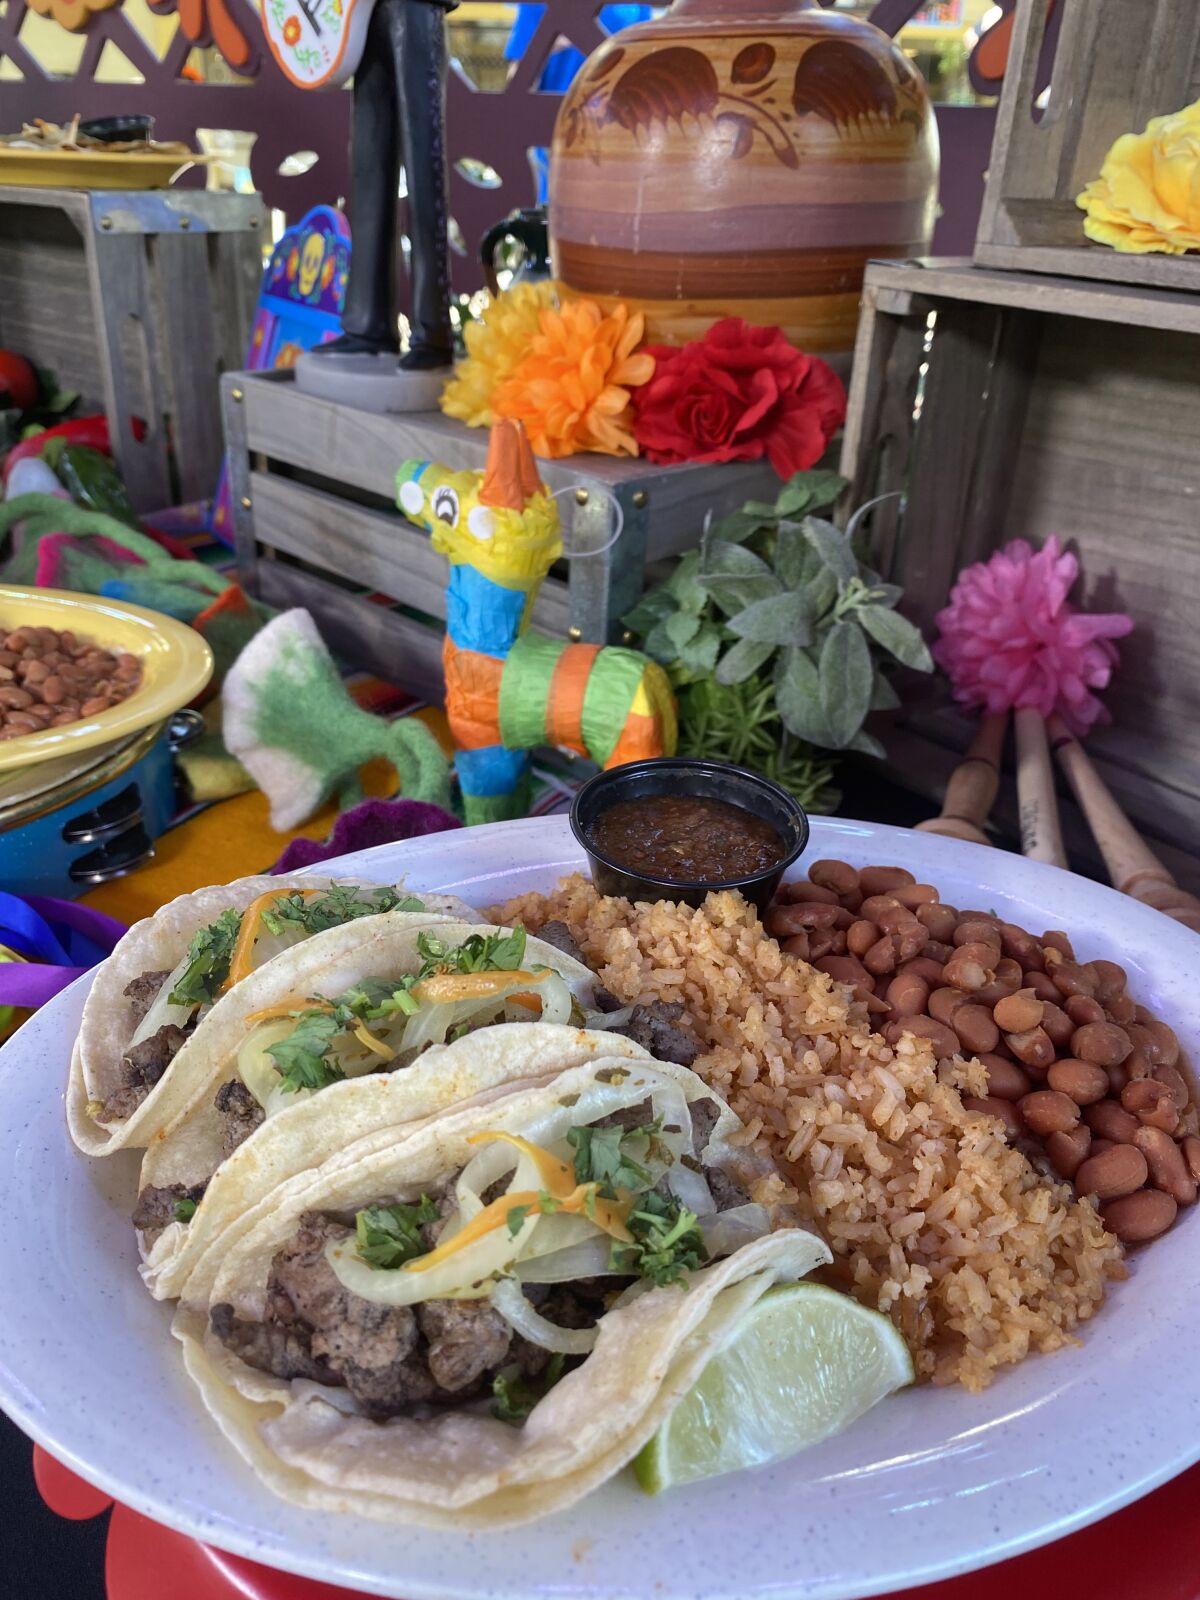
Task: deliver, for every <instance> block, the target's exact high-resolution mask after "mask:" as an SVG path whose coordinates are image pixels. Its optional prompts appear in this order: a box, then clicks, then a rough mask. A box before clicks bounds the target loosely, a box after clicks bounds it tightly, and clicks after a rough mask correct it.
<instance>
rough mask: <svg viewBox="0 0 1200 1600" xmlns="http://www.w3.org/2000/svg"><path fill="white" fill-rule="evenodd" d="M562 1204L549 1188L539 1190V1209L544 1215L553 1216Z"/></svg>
mask: <svg viewBox="0 0 1200 1600" xmlns="http://www.w3.org/2000/svg"><path fill="white" fill-rule="evenodd" d="M561 1205H562V1201H561V1200H556V1199H555V1198H554V1196H553V1195H552V1194H550V1193H549V1191H548V1190H546V1189H539V1190H538V1210H539V1211H540V1212H541V1213H542V1215H543V1216H544V1217H552V1216H553V1215H554V1213H555V1212H556V1211H557V1210H558V1209H559V1207H560V1206H561Z"/></svg>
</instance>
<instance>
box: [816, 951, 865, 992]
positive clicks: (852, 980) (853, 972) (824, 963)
mask: <svg viewBox="0 0 1200 1600" xmlns="http://www.w3.org/2000/svg"><path fill="white" fill-rule="evenodd" d="M813 966H814V967H816V969H817V971H818V972H824V973H827V974H828V975H829V977H831V978H832V979H833V980H834V982H835V983H845V984H849V986H850V988H852V989H856V988H858V987H859V986H860V985H861V986H863V987H865V988H870V985H871V975H870V973H869V972H868V971H867V969H866V968H865V967H864V966H863V964H862V962H861V961H859V959H858V958H857V956H833V955H830V956H821V957H820V959H819V960H817V961H814V962H813Z"/></svg>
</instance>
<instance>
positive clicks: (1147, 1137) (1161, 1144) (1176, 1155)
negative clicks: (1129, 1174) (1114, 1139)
mask: <svg viewBox="0 0 1200 1600" xmlns="http://www.w3.org/2000/svg"><path fill="white" fill-rule="evenodd" d="M1133 1143H1134V1146H1135V1148H1136V1149H1138V1150H1140V1151H1141V1152H1142V1154H1143V1155H1144V1156H1145V1158H1146V1165H1147V1166H1148V1167H1149V1168H1150V1182H1151V1183H1152V1184H1153V1185H1154V1187H1155V1188H1156V1189H1162V1190H1163V1191H1164V1193H1166V1194H1169V1195H1170V1196H1171V1198H1172V1200H1174V1202H1175V1204H1176V1205H1179V1206H1194V1205H1195V1204H1196V1180H1195V1178H1193V1177H1192V1175H1191V1173H1190V1172H1189V1171H1188V1169H1187V1163H1186V1161H1185V1160H1184V1159H1183V1151H1182V1150H1181V1149H1180V1148H1179V1146H1178V1145H1177V1144H1176V1143H1175V1141H1174V1139H1172V1138H1171V1136H1170V1134H1168V1133H1164V1132H1163V1130H1162V1129H1161V1128H1139V1129H1138V1131H1137V1132H1136V1133H1135V1134H1134V1136H1133Z"/></svg>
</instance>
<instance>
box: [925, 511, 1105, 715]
mask: <svg viewBox="0 0 1200 1600" xmlns="http://www.w3.org/2000/svg"><path fill="white" fill-rule="evenodd" d="M1078 576H1079V563H1078V561H1076V559H1075V557H1074V556H1073V555H1069V554H1067V553H1066V552H1063V551H1060V549H1059V544H1058V540H1057V539H1053V538H1052V539H1047V541H1046V544H1045V546H1044V547H1043V548H1042V549H1041V550H1034V549H1033V548H1032V546H1031V545H1029V544H1027V543H1026V542H1025V540H1024V539H1016V540H1014V541H1013V543H1012V544H1010V545H1007V546H1006V547H1005V548H1004V549H1003V550H998V551H997V552H996V554H995V555H994V556H992V558H991V559H990V560H989V561H984V562H978V563H977V564H976V565H975V566H973V567H966V568H965V569H964V570H963V571H962V572H960V573H959V576H958V582H957V583H956V584H955V585H954V588H953V589H952V590H951V592H950V604H949V605H948V606H947V607H946V609H945V610H944V611H941V612H939V613H938V616H937V624H938V628H939V630H940V632H941V638H940V639H939V640H938V642H937V644H935V645H934V647H933V656H934V660H935V661H936V662H937V663H938V665H939V666H940V667H941V668H942V669H943V671H944V672H945V673H946V675H947V677H948V678H949V679H950V682H951V684H952V685H953V689H954V698H955V699H956V700H957V701H958V702H959V704H960V705H964V706H970V707H981V708H982V709H983V710H985V711H1008V710H1015V709H1016V708H1018V707H1020V706H1032V707H1034V708H1035V709H1036V710H1037V711H1040V712H1041V714H1042V716H1044V717H1048V716H1050V714H1051V713H1052V712H1055V711H1057V713H1058V714H1059V716H1060V717H1062V719H1063V721H1064V722H1065V723H1066V724H1067V726H1068V727H1069V728H1070V729H1071V731H1072V733H1075V734H1079V735H1082V734H1085V733H1087V731H1088V729H1089V728H1091V727H1092V725H1093V724H1094V723H1095V722H1097V721H1101V720H1103V721H1105V722H1107V721H1108V713H1107V712H1106V711H1105V709H1104V707H1103V706H1102V705H1101V703H1100V701H1099V700H1097V699H1096V696H1095V695H1094V694H1092V692H1091V691H1092V690H1093V689H1103V688H1105V687H1106V686H1107V684H1108V680H1109V679H1110V678H1111V677H1112V669H1113V667H1114V666H1115V665H1116V662H1117V652H1116V649H1115V648H1114V647H1113V645H1112V644H1110V643H1109V640H1111V639H1120V638H1121V637H1123V635H1125V634H1127V633H1129V632H1130V631H1131V629H1132V628H1133V620H1132V618H1130V617H1127V616H1125V615H1124V614H1123V613H1121V612H1109V613H1106V614H1104V615H1099V616H1086V615H1084V614H1083V613H1082V612H1077V611H1076V610H1075V609H1074V608H1073V607H1072V606H1071V605H1069V604H1068V602H1067V595H1068V594H1069V593H1070V591H1071V587H1072V585H1073V584H1074V582H1075V580H1076V578H1077V577H1078Z"/></svg>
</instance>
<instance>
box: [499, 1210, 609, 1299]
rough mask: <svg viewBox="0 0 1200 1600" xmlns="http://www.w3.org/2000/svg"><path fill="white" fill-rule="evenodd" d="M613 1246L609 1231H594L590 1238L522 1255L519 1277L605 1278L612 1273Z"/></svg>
mask: <svg viewBox="0 0 1200 1600" xmlns="http://www.w3.org/2000/svg"><path fill="white" fill-rule="evenodd" d="M547 1220H549V1219H547ZM611 1250H612V1240H611V1239H610V1238H609V1237H608V1236H607V1234H603V1235H601V1234H595V1233H593V1235H592V1237H591V1238H590V1239H582V1240H580V1242H579V1243H578V1244H572V1245H567V1246H566V1247H565V1248H563V1249H558V1250H551V1251H548V1252H546V1253H543V1254H539V1255H525V1256H523V1257H522V1258H521V1260H520V1261H518V1262H517V1277H518V1278H520V1280H521V1282H522V1283H574V1282H575V1280H576V1279H578V1278H604V1277H607V1276H608V1275H609V1267H608V1261H609V1254H610V1252H611Z"/></svg>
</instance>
